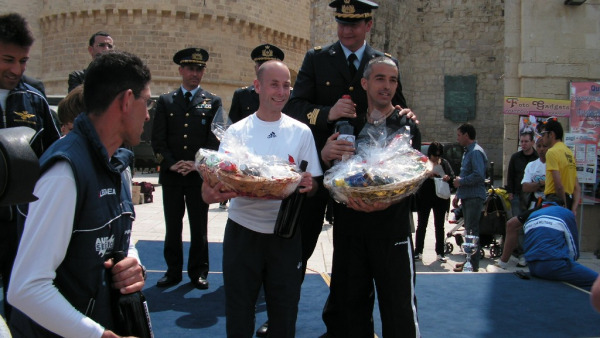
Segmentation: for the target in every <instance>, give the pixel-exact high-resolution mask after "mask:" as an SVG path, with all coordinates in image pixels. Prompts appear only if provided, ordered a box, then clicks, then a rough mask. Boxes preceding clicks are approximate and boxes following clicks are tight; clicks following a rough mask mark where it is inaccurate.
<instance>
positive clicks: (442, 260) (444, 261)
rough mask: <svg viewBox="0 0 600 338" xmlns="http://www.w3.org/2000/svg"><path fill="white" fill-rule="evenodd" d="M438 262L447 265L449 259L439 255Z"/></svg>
mask: <svg viewBox="0 0 600 338" xmlns="http://www.w3.org/2000/svg"><path fill="white" fill-rule="evenodd" d="M437 260H438V261H440V262H442V263H446V262H447V261H448V258H446V257H444V256H442V255H437Z"/></svg>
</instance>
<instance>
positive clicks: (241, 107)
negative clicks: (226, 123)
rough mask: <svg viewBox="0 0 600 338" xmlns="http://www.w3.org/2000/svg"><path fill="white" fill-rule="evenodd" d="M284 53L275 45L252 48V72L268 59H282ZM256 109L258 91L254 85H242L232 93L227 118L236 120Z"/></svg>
mask: <svg viewBox="0 0 600 338" xmlns="http://www.w3.org/2000/svg"><path fill="white" fill-rule="evenodd" d="M284 57H285V54H284V53H283V51H282V50H281V49H279V48H277V46H274V45H271V44H268V43H267V44H263V45H260V46H258V47H256V48H254V49H253V50H252V53H251V54H250V58H252V61H254V73H256V72H258V68H259V67H260V65H262V64H263V63H265V62H266V61H269V60H279V61H283V58H284ZM257 109H258V93H256V91H254V85H250V86H247V87H242V88H239V89H237V90H236V91H235V92H234V93H233V98H232V99H231V109H229V118H230V119H231V122H233V123H236V122H237V121H239V120H241V119H243V118H245V117H246V116H250V115H252V114H254V112H255V111H256V110H257Z"/></svg>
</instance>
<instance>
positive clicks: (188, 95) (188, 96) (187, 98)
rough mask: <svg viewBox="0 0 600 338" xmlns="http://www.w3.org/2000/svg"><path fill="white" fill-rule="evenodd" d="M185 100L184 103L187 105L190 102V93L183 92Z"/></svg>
mask: <svg viewBox="0 0 600 338" xmlns="http://www.w3.org/2000/svg"><path fill="white" fill-rule="evenodd" d="M184 96H185V99H186V101H187V102H188V103H189V102H190V101H192V93H191V92H185V95H184Z"/></svg>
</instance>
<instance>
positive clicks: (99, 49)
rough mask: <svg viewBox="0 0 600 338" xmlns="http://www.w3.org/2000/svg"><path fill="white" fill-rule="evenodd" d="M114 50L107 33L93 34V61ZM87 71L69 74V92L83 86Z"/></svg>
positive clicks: (91, 50) (90, 47)
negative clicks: (100, 55) (101, 54)
mask: <svg viewBox="0 0 600 338" xmlns="http://www.w3.org/2000/svg"><path fill="white" fill-rule="evenodd" d="M113 48H115V45H114V43H113V39H112V38H111V37H110V35H109V34H108V33H106V32H103V31H99V32H96V33H94V34H92V36H91V37H90V40H89V45H88V52H89V53H90V56H91V57H92V60H94V59H95V58H96V57H97V56H98V55H99V54H100V53H103V52H106V51H107V50H112V49H113ZM85 71H86V70H85V69H82V70H76V71H73V72H71V73H70V74H69V80H68V84H69V88H68V91H69V92H70V91H71V90H73V89H74V88H75V87H77V86H79V85H81V84H83V80H84V79H85Z"/></svg>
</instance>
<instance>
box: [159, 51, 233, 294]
mask: <svg viewBox="0 0 600 338" xmlns="http://www.w3.org/2000/svg"><path fill="white" fill-rule="evenodd" d="M207 60H208V52H207V51H205V50H204V49H201V48H187V49H183V50H180V51H179V52H177V53H176V54H175V56H173V62H175V63H176V64H178V65H179V74H180V75H181V78H182V84H181V87H180V88H178V89H177V90H174V91H172V92H170V93H167V94H163V95H161V96H160V97H159V99H158V104H157V107H156V115H155V116H154V124H153V127H152V148H153V149H154V153H155V154H156V157H157V160H158V163H159V164H160V167H161V170H160V175H159V183H161V184H162V187H163V206H164V213H165V223H166V234H165V248H164V256H165V261H166V262H167V272H166V274H165V275H164V277H162V278H161V279H159V280H158V282H157V283H156V285H157V286H159V287H167V286H172V285H175V284H178V283H179V282H180V281H181V272H182V267H183V246H182V237H181V231H182V229H183V221H182V219H183V215H184V212H185V208H186V207H187V212H188V219H189V221H190V235H191V244H190V252H189V260H188V267H187V270H188V276H189V277H190V280H191V282H192V284H193V285H194V286H195V287H196V288H198V289H208V281H207V280H206V278H207V277H208V239H207V237H206V232H207V225H208V204H206V203H204V201H203V200H202V192H201V186H202V179H201V177H200V175H199V174H198V172H197V171H196V170H195V167H194V159H195V155H196V152H197V151H198V149H200V148H207V149H213V150H217V149H218V148H219V141H218V140H217V138H216V137H215V135H214V134H213V133H212V132H211V130H210V126H211V123H212V120H213V118H214V116H215V114H216V112H217V111H218V109H219V108H220V107H221V106H222V103H221V98H220V97H218V96H216V95H214V94H212V93H210V92H208V91H206V90H204V89H202V88H201V87H200V81H201V80H202V76H203V75H204V72H205V70H206V61H207Z"/></svg>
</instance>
